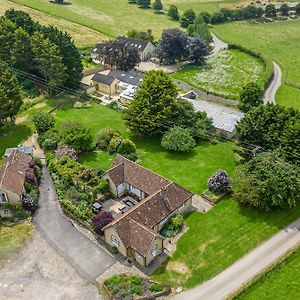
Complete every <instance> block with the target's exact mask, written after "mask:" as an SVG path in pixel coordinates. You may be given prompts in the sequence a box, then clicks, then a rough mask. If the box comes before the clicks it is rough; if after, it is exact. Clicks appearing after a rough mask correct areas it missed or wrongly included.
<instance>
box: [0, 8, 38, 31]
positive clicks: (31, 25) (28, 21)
mask: <svg viewBox="0 0 300 300" xmlns="http://www.w3.org/2000/svg"><path fill="white" fill-rule="evenodd" d="M4 16H5V18H6V19H8V20H10V21H12V22H13V23H14V24H15V25H16V26H17V27H21V28H23V29H24V30H25V31H26V32H27V33H29V34H33V33H34V32H35V31H36V30H37V29H38V28H39V27H40V25H39V24H38V23H36V22H34V21H33V20H32V18H31V17H30V15H29V14H27V13H25V12H24V11H21V10H15V9H13V8H11V9H9V10H7V11H6V12H5V14H4Z"/></svg>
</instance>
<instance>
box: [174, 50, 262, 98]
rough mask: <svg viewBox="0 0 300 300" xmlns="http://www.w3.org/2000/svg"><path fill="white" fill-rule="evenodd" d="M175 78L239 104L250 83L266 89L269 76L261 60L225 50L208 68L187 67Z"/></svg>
mask: <svg viewBox="0 0 300 300" xmlns="http://www.w3.org/2000/svg"><path fill="white" fill-rule="evenodd" d="M172 77H174V78H176V79H179V80H182V81H184V82H186V83H188V84H190V85H191V86H193V87H195V88H199V89H200V90H203V91H206V92H208V93H211V94H215V95H218V96H221V97H225V98H231V99H237V100H238V99H239V94H240V92H241V90H242V87H243V86H244V85H245V84H246V83H247V82H249V81H254V82H256V83H257V84H259V85H260V86H261V87H263V85H264V81H265V77H266V75H265V67H264V65H263V63H262V62H261V61H259V60H258V59H256V58H254V57H252V56H250V55H249V54H246V53H244V52H241V51H238V50H224V51H220V52H218V53H217V54H216V55H214V56H211V57H209V58H208V59H207V61H206V63H205V64H203V65H190V66H186V67H185V68H184V69H183V70H181V71H179V72H176V73H174V74H173V75H172Z"/></svg>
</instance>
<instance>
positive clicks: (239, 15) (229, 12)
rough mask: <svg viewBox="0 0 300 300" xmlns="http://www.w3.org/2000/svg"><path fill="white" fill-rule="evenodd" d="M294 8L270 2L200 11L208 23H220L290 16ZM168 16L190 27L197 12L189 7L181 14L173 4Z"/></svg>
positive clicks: (298, 11)
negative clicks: (263, 5)
mask: <svg viewBox="0 0 300 300" xmlns="http://www.w3.org/2000/svg"><path fill="white" fill-rule="evenodd" d="M291 10H292V9H291V8H290V7H289V5H288V4H286V3H283V4H282V5H281V6H280V8H279V9H278V10H277V9H276V7H275V5H274V4H268V5H266V7H265V8H263V7H259V6H255V5H248V6H246V7H242V8H237V9H227V8H221V9H220V10H219V11H218V12H215V13H213V14H211V13H209V12H206V11H203V12H201V13H199V16H201V17H202V18H203V19H204V21H205V23H206V24H220V23H224V22H228V21H239V20H247V19H256V18H261V17H262V16H265V17H268V18H275V17H276V16H277V14H278V12H279V13H281V15H283V16H288V15H289V13H290V11H291ZM293 10H294V11H295V14H296V15H300V3H298V4H297V5H296V6H295V8H294V9H293ZM168 16H169V17H170V18H171V19H172V20H175V21H179V23H180V25H181V27H183V28H188V26H189V25H191V24H193V22H194V20H195V18H196V14H195V12H194V11H193V10H192V9H187V10H186V11H184V13H183V14H182V15H181V16H180V15H179V12H178V9H177V7H176V6H175V5H171V6H170V7H169V10H168Z"/></svg>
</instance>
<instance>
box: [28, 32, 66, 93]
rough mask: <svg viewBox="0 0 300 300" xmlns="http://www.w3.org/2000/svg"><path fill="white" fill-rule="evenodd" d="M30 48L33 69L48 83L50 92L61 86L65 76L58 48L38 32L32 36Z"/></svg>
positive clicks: (64, 68)
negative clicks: (32, 57) (32, 55)
mask: <svg viewBox="0 0 300 300" xmlns="http://www.w3.org/2000/svg"><path fill="white" fill-rule="evenodd" d="M31 47H32V51H33V54H34V63H35V69H36V71H37V72H38V74H39V75H40V76H42V77H43V78H44V79H45V80H46V81H47V82H48V84H49V88H50V90H51V89H55V87H56V85H63V84H64V82H65V80H66V77H67V74H66V67H65V66H64V64H63V59H62V56H61V54H60V52H59V49H58V47H57V46H56V45H55V44H53V43H52V42H51V41H50V40H49V39H48V38H45V36H44V35H43V34H42V33H40V32H36V33H34V34H33V36H32V39H31Z"/></svg>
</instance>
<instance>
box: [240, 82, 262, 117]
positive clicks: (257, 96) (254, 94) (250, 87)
mask: <svg viewBox="0 0 300 300" xmlns="http://www.w3.org/2000/svg"><path fill="white" fill-rule="evenodd" d="M260 104H263V97H262V90H261V88H260V87H259V86H258V85H257V84H256V83H255V82H249V83H248V84H246V85H245V86H244V87H243V89H242V91H241V93H240V103H239V108H240V109H241V110H242V111H244V112H247V111H249V110H250V109H251V108H252V107H254V106H258V105H260Z"/></svg>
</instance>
